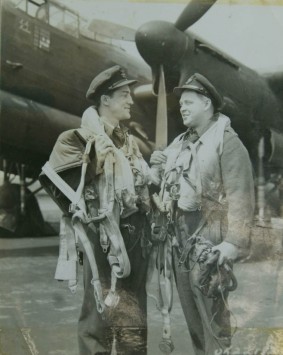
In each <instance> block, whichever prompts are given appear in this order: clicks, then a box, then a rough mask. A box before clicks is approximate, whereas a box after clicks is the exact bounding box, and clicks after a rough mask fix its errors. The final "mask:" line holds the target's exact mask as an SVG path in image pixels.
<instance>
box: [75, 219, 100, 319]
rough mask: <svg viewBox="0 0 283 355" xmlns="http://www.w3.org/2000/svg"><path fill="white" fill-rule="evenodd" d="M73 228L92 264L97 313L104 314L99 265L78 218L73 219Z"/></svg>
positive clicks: (92, 281)
mask: <svg viewBox="0 0 283 355" xmlns="http://www.w3.org/2000/svg"><path fill="white" fill-rule="evenodd" d="M73 227H74V230H75V233H76V235H77V236H78V238H79V239H80V241H81V243H82V246H83V248H84V251H85V253H86V255H87V258H88V260H89V264H90V267H91V271H92V280H91V283H92V285H93V288H94V297H95V301H96V307H97V311H98V312H99V313H102V312H103V311H104V308H105V304H104V301H103V295H102V287H101V283H100V280H99V274H98V268H97V264H96V260H95V257H94V253H93V250H92V247H91V244H90V242H89V240H88V237H87V235H86V231H85V229H84V227H83V225H82V223H81V222H80V220H79V219H78V218H75V219H73Z"/></svg>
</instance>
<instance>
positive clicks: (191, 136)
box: [182, 128, 199, 150]
mask: <svg viewBox="0 0 283 355" xmlns="http://www.w3.org/2000/svg"><path fill="white" fill-rule="evenodd" d="M198 139H199V135H198V133H197V131H196V130H194V129H193V128H189V129H188V130H187V132H186V133H185V135H184V137H183V145H182V150H183V149H185V148H187V146H188V145H189V143H190V142H191V143H195V142H196V141H197V140H198Z"/></svg>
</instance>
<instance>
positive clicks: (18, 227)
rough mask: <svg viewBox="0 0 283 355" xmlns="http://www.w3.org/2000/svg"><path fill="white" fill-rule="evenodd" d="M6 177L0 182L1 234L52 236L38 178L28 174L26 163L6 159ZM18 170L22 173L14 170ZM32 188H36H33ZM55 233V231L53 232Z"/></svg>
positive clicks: (4, 161) (1, 235)
mask: <svg viewBox="0 0 283 355" xmlns="http://www.w3.org/2000/svg"><path fill="white" fill-rule="evenodd" d="M2 166H3V171H4V176H3V179H2V180H3V181H2V183H1V184H0V185H1V186H0V237H4V238H5V237H27V236H29V237H35V236H42V235H50V234H52V233H51V230H50V228H48V226H47V225H46V223H45V222H44V219H43V216H42V213H41V211H40V208H39V205H38V202H37V199H36V197H35V194H36V193H37V192H38V191H39V190H41V187H40V188H34V184H35V182H36V181H35V180H30V179H29V181H28V179H27V178H26V176H25V168H26V167H25V165H24V164H14V163H11V162H9V161H7V160H5V159H3V162H2ZM15 169H16V171H17V173H18V176H16V175H14V174H12V173H11V171H15ZM31 187H33V188H32V190H33V191H31ZM53 232H54V231H53Z"/></svg>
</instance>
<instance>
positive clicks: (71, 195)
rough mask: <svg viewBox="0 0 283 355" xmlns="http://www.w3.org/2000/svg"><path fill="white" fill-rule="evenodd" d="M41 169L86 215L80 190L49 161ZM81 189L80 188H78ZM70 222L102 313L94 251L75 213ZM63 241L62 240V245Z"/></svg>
mask: <svg viewBox="0 0 283 355" xmlns="http://www.w3.org/2000/svg"><path fill="white" fill-rule="evenodd" d="M42 171H43V172H44V173H45V175H46V176H47V177H48V178H49V179H50V180H51V181H52V182H53V183H54V185H55V186H56V187H57V188H58V189H59V190H60V191H61V192H62V193H63V194H65V195H66V196H67V197H68V199H70V201H71V202H72V203H73V205H75V206H77V208H79V209H80V210H81V211H82V212H83V214H84V215H86V212H85V205H84V202H83V200H82V199H81V198H78V197H79V196H81V192H80V191H79V193H76V192H75V191H74V190H73V189H72V188H71V187H70V186H69V185H68V184H67V183H66V182H65V181H64V180H63V179H62V178H61V177H60V175H58V174H57V173H56V172H55V171H54V170H53V168H52V167H51V165H50V164H49V162H47V163H46V164H45V165H44V166H43V168H42ZM80 185H81V184H80ZM80 189H81V188H80ZM72 223H73V228H74V230H75V235H76V237H78V238H79V239H80V241H81V243H82V245H83V248H84V250H85V252H86V255H87V257H88V260H89V263H90V267H91V271H92V276H93V279H92V281H91V283H92V285H93V287H94V297H95V300H96V307H97V310H98V312H99V313H102V312H103V311H104V308H105V305H104V301H103V296H102V288H101V283H100V280H99V275H98V269H97V264H96V261H95V258H94V253H93V250H92V247H91V244H90V242H89V240H88V238H87V235H86V232H85V230H84V228H83V226H82V224H81V220H80V219H79V217H78V216H76V214H74V216H73V218H72ZM64 244H65V242H63V245H64Z"/></svg>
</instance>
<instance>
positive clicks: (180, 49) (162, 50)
mask: <svg viewBox="0 0 283 355" xmlns="http://www.w3.org/2000/svg"><path fill="white" fill-rule="evenodd" d="M136 46H137V49H138V51H139V52H140V55H141V56H142V57H143V59H144V60H145V61H146V62H147V63H148V64H149V65H150V66H155V65H160V64H166V65H169V64H176V63H177V62H178V61H179V60H180V58H181V57H182V56H183V54H184V53H185V51H186V49H187V36H186V35H185V34H184V33H183V32H181V31H179V30H178V29H177V28H176V27H175V26H174V25H173V24H171V23H169V22H166V21H151V22H147V23H146V24H144V25H142V26H141V27H140V28H139V29H138V30H137V33H136Z"/></svg>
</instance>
